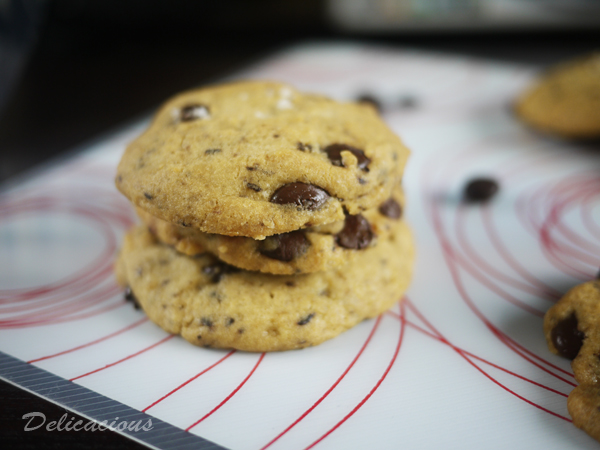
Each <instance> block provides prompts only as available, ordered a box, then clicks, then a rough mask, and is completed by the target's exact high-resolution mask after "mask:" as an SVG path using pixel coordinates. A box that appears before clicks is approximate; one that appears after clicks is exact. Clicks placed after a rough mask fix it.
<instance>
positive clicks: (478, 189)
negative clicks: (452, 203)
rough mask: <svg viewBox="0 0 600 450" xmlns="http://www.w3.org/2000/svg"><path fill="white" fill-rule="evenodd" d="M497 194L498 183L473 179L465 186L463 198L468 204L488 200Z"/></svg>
mask: <svg viewBox="0 0 600 450" xmlns="http://www.w3.org/2000/svg"><path fill="white" fill-rule="evenodd" d="M496 192H498V182H497V181H495V180H493V179H491V178H474V179H473V180H471V181H469V182H468V183H467V185H466V186H465V190H464V194H463V198H464V200H465V201H466V202H468V203H480V202H486V201H488V200H490V199H491V198H492V197H493V196H494V195H496Z"/></svg>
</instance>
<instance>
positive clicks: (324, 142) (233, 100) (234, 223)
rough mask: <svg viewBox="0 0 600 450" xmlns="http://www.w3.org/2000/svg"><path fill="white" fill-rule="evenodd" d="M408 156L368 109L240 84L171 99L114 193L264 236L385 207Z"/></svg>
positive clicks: (136, 147)
mask: <svg viewBox="0 0 600 450" xmlns="http://www.w3.org/2000/svg"><path fill="white" fill-rule="evenodd" d="M408 153H409V152H408V150H407V149H406V148H405V147H404V145H403V144H402V142H401V141H400V139H399V138H398V137H397V136H396V135H395V134H394V133H393V132H392V131H391V130H390V129H389V128H388V127H387V126H386V125H385V124H384V123H383V121H382V120H381V119H380V117H379V116H378V115H377V113H376V112H375V111H374V109H373V108H371V107H369V106H367V105H360V104H357V103H340V102H336V101H333V100H330V99H328V98H325V97H322V96H317V95H307V94H301V93H300V92H298V91H296V90H295V89H294V88H292V87H290V86H288V85H285V84H281V83H274V82H259V81H248V82H238V83H232V84H226V85H220V86H213V87H208V88H205V89H200V90H196V91H191V92H187V93H184V94H181V95H179V96H177V97H175V98H173V99H172V100H170V101H168V102H167V103H166V104H165V105H164V106H163V107H162V108H161V109H160V111H159V112H158V113H157V114H156V116H155V118H154V120H153V122H152V124H151V125H150V127H149V128H148V129H147V130H146V131H145V132H144V133H143V134H142V135H141V136H140V137H139V138H137V139H136V140H135V141H134V142H132V143H131V144H130V145H129V146H128V148H127V150H126V151H125V154H124V155H123V158H122V160H121V162H120V164H119V167H118V171H117V177H116V185H117V187H118V188H119V190H120V191H121V192H122V193H123V194H125V195H126V196H127V197H128V198H129V199H130V200H131V201H132V203H133V204H134V205H136V206H138V207H140V208H142V209H143V210H145V211H147V212H148V213H149V214H150V215H152V216H154V217H157V218H159V219H162V220H164V221H167V222H170V223H173V224H177V225H179V226H181V227H191V228H195V229H198V230H200V231H202V232H204V233H211V234H220V235H227V236H246V237H251V238H253V239H264V238H265V237H266V236H272V235H275V234H282V233H288V232H293V231H296V230H300V229H303V228H308V227H312V226H317V225H326V224H331V223H334V222H340V221H343V220H344V218H345V216H346V215H352V216H356V215H359V214H362V213H363V212H364V211H366V210H369V209H373V208H376V207H378V205H380V204H381V203H382V202H384V201H385V200H386V199H388V198H389V197H390V195H391V192H392V187H393V185H394V183H395V182H396V180H397V179H398V178H399V177H400V176H401V174H402V171H403V170H404V165H405V162H406V159H407V157H408Z"/></svg>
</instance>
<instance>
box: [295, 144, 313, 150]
mask: <svg viewBox="0 0 600 450" xmlns="http://www.w3.org/2000/svg"><path fill="white" fill-rule="evenodd" d="M296 148H297V149H298V150H300V151H301V152H305V151H309V152H310V151H311V150H312V145H310V144H303V143H302V142H298V145H296Z"/></svg>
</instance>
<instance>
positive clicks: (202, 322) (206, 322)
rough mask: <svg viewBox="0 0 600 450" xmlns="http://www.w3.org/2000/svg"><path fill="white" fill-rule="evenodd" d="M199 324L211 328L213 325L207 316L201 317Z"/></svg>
mask: <svg viewBox="0 0 600 450" xmlns="http://www.w3.org/2000/svg"><path fill="white" fill-rule="evenodd" d="M200 325H202V326H204V327H208V328H212V326H213V321H212V320H210V319H209V318H208V317H202V318H201V319H200Z"/></svg>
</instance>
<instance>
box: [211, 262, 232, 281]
mask: <svg viewBox="0 0 600 450" xmlns="http://www.w3.org/2000/svg"><path fill="white" fill-rule="evenodd" d="M239 271H240V269H238V268H237V267H233V266H230V265H229V264H225V263H224V262H217V263H215V264H212V265H210V266H206V267H204V269H202V272H204V273H205V274H206V275H208V276H209V277H210V279H211V281H212V282H213V283H218V282H219V281H221V279H222V278H223V277H224V276H225V275H227V274H229V273H236V272H239Z"/></svg>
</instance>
